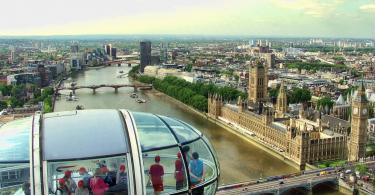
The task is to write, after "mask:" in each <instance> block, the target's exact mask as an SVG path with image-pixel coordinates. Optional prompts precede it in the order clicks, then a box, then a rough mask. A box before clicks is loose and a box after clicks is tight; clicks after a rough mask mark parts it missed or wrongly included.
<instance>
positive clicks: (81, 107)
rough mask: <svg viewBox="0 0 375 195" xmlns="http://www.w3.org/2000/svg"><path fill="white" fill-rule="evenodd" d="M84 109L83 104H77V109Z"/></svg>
mask: <svg viewBox="0 0 375 195" xmlns="http://www.w3.org/2000/svg"><path fill="white" fill-rule="evenodd" d="M83 109H84V107H83V106H82V105H77V106H76V110H83Z"/></svg>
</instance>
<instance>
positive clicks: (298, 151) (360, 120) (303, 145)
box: [208, 62, 368, 169]
mask: <svg viewBox="0 0 375 195" xmlns="http://www.w3.org/2000/svg"><path fill="white" fill-rule="evenodd" d="M266 70H267V69H266V68H265V67H264V65H263V63H260V62H257V63H254V64H252V66H251V68H250V71H249V72H250V78H249V86H250V87H249V91H248V93H249V95H248V96H249V100H248V101H245V100H243V99H242V98H241V97H239V98H238V101H237V104H230V103H225V102H224V101H223V99H222V98H221V97H220V96H219V95H210V96H209V97H208V116H209V117H211V118H213V119H214V120H219V121H222V122H225V123H227V124H230V125H233V124H234V125H236V126H237V127H239V128H240V129H243V130H244V131H247V134H250V135H254V136H256V137H258V138H259V139H260V140H261V141H262V142H265V144H266V145H272V146H273V147H275V148H278V151H279V152H280V153H281V154H282V155H283V156H284V157H285V158H287V159H289V160H291V161H293V162H295V163H296V164H298V165H299V166H300V168H301V169H305V166H306V164H307V163H309V164H312V163H316V162H319V161H326V160H341V159H347V160H349V161H358V160H359V159H360V158H363V157H365V153H364V151H365V144H364V143H366V140H367V138H366V137H367V133H366V132H367V129H366V127H367V119H368V112H367V106H368V104H367V100H366V96H365V95H363V94H365V88H364V86H362V88H361V89H360V90H359V92H358V93H357V96H356V97H355V98H354V99H353V100H352V101H351V107H352V110H354V111H355V112H352V116H351V123H350V122H348V121H346V120H343V119H340V118H337V117H335V116H333V115H322V114H321V112H320V110H316V109H313V108H304V106H302V107H301V108H300V110H299V114H298V115H297V116H296V115H293V114H292V113H289V112H288V105H287V103H286V102H287V96H286V89H285V88H284V84H282V85H281V87H280V92H279V95H278V98H277V103H276V105H272V103H270V102H269V100H268V98H267V88H266V87H265V86H267V82H268V81H267V71H266ZM350 132H351V133H350Z"/></svg>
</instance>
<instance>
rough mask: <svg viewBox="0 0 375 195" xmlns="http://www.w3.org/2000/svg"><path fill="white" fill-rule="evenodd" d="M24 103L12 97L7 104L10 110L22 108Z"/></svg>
mask: <svg viewBox="0 0 375 195" xmlns="http://www.w3.org/2000/svg"><path fill="white" fill-rule="evenodd" d="M24 103H25V102H24V100H22V99H18V98H16V97H13V96H12V97H10V98H9V104H10V106H11V107H12V108H17V107H22V106H23V104H24Z"/></svg>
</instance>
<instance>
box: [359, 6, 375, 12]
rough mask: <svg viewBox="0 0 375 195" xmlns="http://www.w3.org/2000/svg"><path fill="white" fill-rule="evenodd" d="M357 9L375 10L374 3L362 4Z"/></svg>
mask: <svg viewBox="0 0 375 195" xmlns="http://www.w3.org/2000/svg"><path fill="white" fill-rule="evenodd" d="M359 9H360V10H362V11H366V12H375V4H366V5H362V6H361V7H359Z"/></svg>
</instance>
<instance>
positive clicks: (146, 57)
mask: <svg viewBox="0 0 375 195" xmlns="http://www.w3.org/2000/svg"><path fill="white" fill-rule="evenodd" d="M150 64H151V42H150V41H142V42H140V71H141V72H142V73H143V72H144V70H145V67H146V66H147V65H150Z"/></svg>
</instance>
